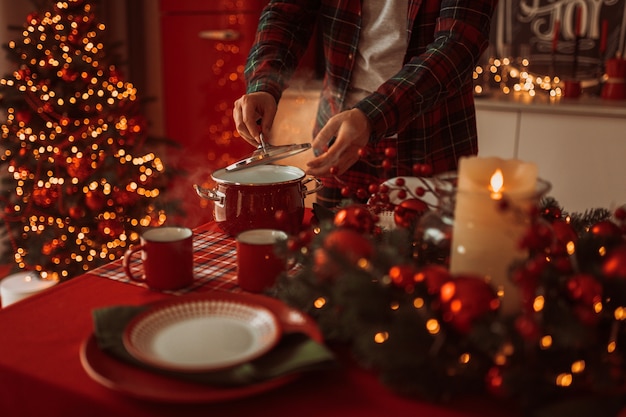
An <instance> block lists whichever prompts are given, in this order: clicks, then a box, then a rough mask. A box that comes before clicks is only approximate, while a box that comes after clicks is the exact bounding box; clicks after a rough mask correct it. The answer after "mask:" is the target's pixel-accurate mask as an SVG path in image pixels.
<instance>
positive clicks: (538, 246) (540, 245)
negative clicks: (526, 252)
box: [520, 218, 554, 251]
mask: <svg viewBox="0 0 626 417" xmlns="http://www.w3.org/2000/svg"><path fill="white" fill-rule="evenodd" d="M553 241H554V232H553V230H552V227H551V225H550V223H548V222H547V221H546V220H544V219H542V218H538V219H537V221H535V222H534V223H533V224H532V225H530V227H528V229H527V230H526V233H525V234H524V236H523V237H522V240H521V242H520V247H522V248H526V249H530V250H534V251H542V250H544V249H546V248H549V247H550V246H551V245H552V243H553Z"/></svg>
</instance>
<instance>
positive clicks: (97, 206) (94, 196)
mask: <svg viewBox="0 0 626 417" xmlns="http://www.w3.org/2000/svg"><path fill="white" fill-rule="evenodd" d="M85 204H87V207H89V208H90V209H91V210H94V211H100V210H102V209H103V208H104V204H105V198H104V195H103V194H102V193H101V192H99V191H87V194H85Z"/></svg>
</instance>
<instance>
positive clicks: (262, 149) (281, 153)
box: [226, 134, 311, 171]
mask: <svg viewBox="0 0 626 417" xmlns="http://www.w3.org/2000/svg"><path fill="white" fill-rule="evenodd" d="M310 148H311V144H310V143H296V144H293V145H281V146H273V145H270V144H269V143H265V142H264V141H263V135H262V134H261V144H260V145H259V147H258V148H257V149H256V150H255V151H254V152H252V156H250V157H248V158H245V159H242V160H240V161H237V162H235V163H233V164H230V165H229V166H227V167H226V171H239V170H240V169H245V168H250V167H253V166H257V165H262V164H269V163H272V162H275V161H278V160H280V159H283V158H287V157H289V156H292V155H295V154H298V153H300V152H303V151H306V150H307V149H310Z"/></svg>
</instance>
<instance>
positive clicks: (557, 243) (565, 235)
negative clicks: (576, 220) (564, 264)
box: [550, 220, 578, 255]
mask: <svg viewBox="0 0 626 417" xmlns="http://www.w3.org/2000/svg"><path fill="white" fill-rule="evenodd" d="M552 230H553V231H554V238H555V239H554V242H553V244H552V246H551V248H550V251H551V252H552V253H553V254H555V255H565V254H567V244H568V243H569V242H574V243H576V242H577V241H578V235H577V234H576V232H575V231H574V228H573V227H572V225H571V224H570V223H568V222H566V221H565V220H555V221H554V222H552Z"/></svg>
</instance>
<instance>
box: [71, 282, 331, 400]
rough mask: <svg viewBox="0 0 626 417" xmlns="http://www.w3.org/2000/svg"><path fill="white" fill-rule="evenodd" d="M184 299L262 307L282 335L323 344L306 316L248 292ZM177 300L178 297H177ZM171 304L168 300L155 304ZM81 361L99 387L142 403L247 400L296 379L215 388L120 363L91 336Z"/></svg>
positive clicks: (157, 305)
mask: <svg viewBox="0 0 626 417" xmlns="http://www.w3.org/2000/svg"><path fill="white" fill-rule="evenodd" d="M184 297H185V298H186V299H201V300H207V299H209V300H215V299H219V300H226V301H232V302H245V303H248V304H250V305H257V306H260V307H265V308H267V309H268V310H270V311H271V312H272V313H273V314H274V315H275V316H276V318H277V319H278V321H279V322H280V326H281V328H282V330H283V332H296V331H299V332H302V333H304V334H306V335H308V336H309V337H311V338H312V339H313V340H316V341H318V342H320V343H321V342H323V337H322V334H321V332H320V330H319V328H318V327H317V324H316V323H315V322H314V321H313V320H312V319H311V318H310V317H308V316H307V315H305V314H303V313H301V312H300V311H298V310H296V309H293V308H291V307H289V306H287V305H286V304H285V303H283V302H282V301H280V300H277V299H274V298H270V297H266V296H263V295H256V294H247V293H226V292H211V293H200V294H193V295H187V296H184ZM177 298H180V297H177ZM167 303H171V300H166V301H162V302H158V303H155V304H154V306H155V307H159V306H160V305H161V304H167ZM80 361H81V364H82V366H83V368H84V369H85V371H86V372H87V374H88V375H89V376H90V377H91V378H92V379H93V380H94V381H96V382H98V383H99V384H101V385H103V386H105V387H107V388H109V389H112V390H114V391H117V392H120V393H122V394H125V395H128V396H131V397H135V398H140V399H144V400H150V401H157V402H168V403H210V402H221V401H228V400H232V399H236V398H243V397H248V396H252V395H256V394H260V393H262V392H266V391H269V390H272V389H275V388H277V387H280V386H282V385H284V384H286V383H288V382H290V381H293V380H294V379H295V378H297V377H298V374H292V375H286V376H282V377H278V378H275V379H271V380H267V381H263V382H260V383H257V384H252V385H247V386H242V387H218V386H212V385H204V384H195V383H192V382H187V381H183V380H180V379H175V378H169V377H167V376H164V375H160V374H157V373H153V372H150V371H147V370H144V369H141V368H138V367H135V366H133V365H130V364H127V363H125V362H122V361H120V360H118V359H116V358H115V357H113V356H111V355H109V354H107V353H106V352H103V351H102V350H100V348H99V347H98V345H97V342H96V338H95V336H94V335H93V334H92V335H90V336H89V337H88V338H87V339H86V340H85V341H84V342H83V343H82V345H81V349H80Z"/></svg>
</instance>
